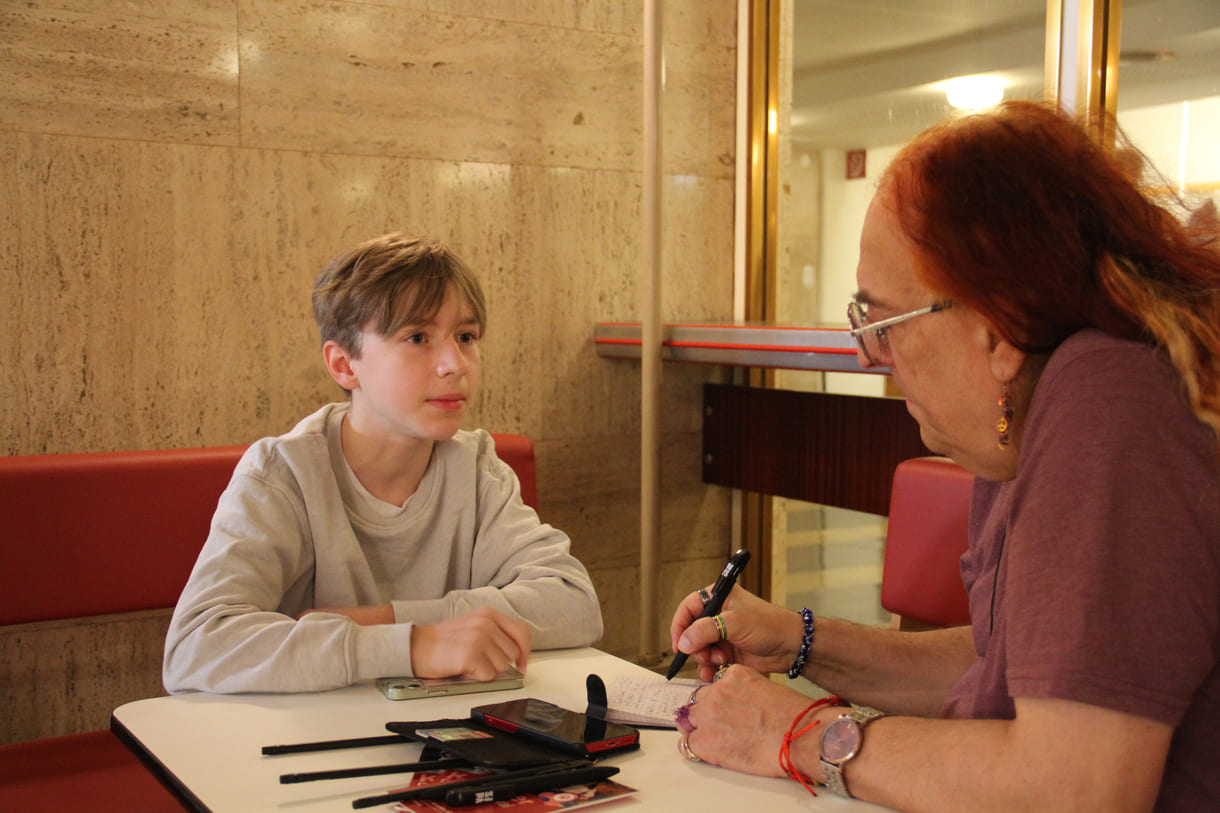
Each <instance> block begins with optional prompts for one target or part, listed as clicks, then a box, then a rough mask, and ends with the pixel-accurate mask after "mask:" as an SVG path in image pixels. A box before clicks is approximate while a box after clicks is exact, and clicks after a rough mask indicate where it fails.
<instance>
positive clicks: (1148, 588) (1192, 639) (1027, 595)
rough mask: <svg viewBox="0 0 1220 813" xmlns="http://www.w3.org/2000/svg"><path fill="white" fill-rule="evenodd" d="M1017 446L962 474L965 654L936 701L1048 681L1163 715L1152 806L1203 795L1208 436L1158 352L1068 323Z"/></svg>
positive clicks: (993, 704) (1209, 570)
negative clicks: (1014, 464) (993, 471)
mask: <svg viewBox="0 0 1220 813" xmlns="http://www.w3.org/2000/svg"><path fill="white" fill-rule="evenodd" d="M1020 454H1021V459H1020V463H1019V465H1018V470H1017V476H1016V478H1015V479H1014V480H1011V481H1007V482H1002V483H995V482H988V481H984V480H978V481H976V483H975V488H974V495H973V501H972V505H971V516H970V549H969V550H968V551H967V553H966V554H965V555H964V556H963V557H962V575H963V578H964V579H965V582H966V588H967V590H968V591H969V592H970V611H971V619H972V626H973V632H974V642H975V647H976V649H977V651H978V653H979V659H978V660H977V661H976V662H975V663H974V665H973V666H972V667H971V668H970V670H969V671H967V673H966V674H965V676H964V677H963V678H962V680H961V681H960V682H959V683H958V685H957V686H956V687H955V688H954V689H953V691H952V693H951V694H950V697H949V699H948V701H947V703H946V705H945V710H944V713H945V715H946V716H948V717H963V718H1002V719H1010V718H1012V717H1013V716H1014V714H1015V708H1014V705H1013V698H1014V697H1049V698H1058V699H1064V700H1073V701H1077V702H1081V703H1088V704H1090V705H1095V706H1102V707H1105V708H1109V709H1115V710H1118V711H1123V712H1127V713H1130V714H1136V715H1140V716H1143V717H1149V718H1152V719H1154V720H1159V721H1161V722H1164V723H1168V724H1170V725H1172V726H1175V727H1176V731H1175V734H1174V738H1173V743H1172V745H1171V747H1170V752H1169V758H1168V762H1167V764H1166V766H1165V777H1164V781H1163V783H1162V786H1161V795H1160V799H1159V800H1158V804H1157V810H1203V809H1220V666H1218V664H1220V443H1218V442H1217V440H1216V436H1215V435H1214V434H1213V433H1212V432H1211V430H1209V429H1208V428H1207V427H1206V426H1204V425H1203V424H1202V423H1201V422H1199V421H1198V420H1197V419H1196V418H1195V417H1194V415H1193V413H1192V412H1191V411H1190V409H1189V408H1188V406H1187V404H1186V400H1185V397H1184V395H1183V394H1182V387H1181V384H1180V381H1179V378H1178V376H1177V374H1176V373H1175V372H1174V370H1173V369H1172V367H1170V366H1169V364H1168V363H1167V362H1166V361H1165V359H1164V357H1163V356H1162V355H1161V353H1159V352H1158V351H1157V350H1155V349H1154V348H1152V347H1150V346H1147V345H1144V344H1141V343H1137V342H1131V341H1124V340H1120V339H1116V338H1114V337H1111V336H1108V335H1106V334H1104V333H1100V332H1098V331H1094V330H1086V331H1081V332H1080V333H1077V334H1075V335H1074V336H1072V337H1070V338H1069V339H1068V340H1067V341H1065V342H1064V343H1063V344H1062V345H1061V346H1060V347H1059V348H1058V349H1057V350H1056V351H1055V353H1054V354H1053V355H1052V357H1051V359H1050V361H1049V363H1048V364H1047V366H1046V368H1045V370H1044V371H1043V373H1042V376H1041V378H1040V379H1039V381H1038V384H1037V387H1036V390H1035V392H1034V397H1033V400H1032V402H1031V404H1030V407H1029V415H1028V416H1027V419H1026V424H1025V434H1024V438H1023V441H1022V448H1021V452H1020ZM1077 758H1078V759H1080V760H1081V761H1084V760H1087V759H1088V758H1089V755H1088V754H1087V753H1082V754H1079V755H1078V757H1077Z"/></svg>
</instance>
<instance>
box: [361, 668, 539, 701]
mask: <svg viewBox="0 0 1220 813" xmlns="http://www.w3.org/2000/svg"><path fill="white" fill-rule="evenodd" d="M524 683H525V675H523V674H521V673H520V672H518V671H517V670H516V669H515V668H514V667H512V666H510V667H508V668H507V669H505V670H504V671H503V672H501V673H500V674H498V675H496V676H495V677H494V678H492V679H491V680H474V679H473V678H466V677H460V676H459V677H447V678H417V677H383V678H377V688H378V689H380V690H381V693H382V694H384V695H385V696H386V698H387V699H389V700H414V699H416V698H419V697H445V696H447V695H451V694H471V693H473V692H500V691H504V690H506V689H520V688H521V687H522V685H524Z"/></svg>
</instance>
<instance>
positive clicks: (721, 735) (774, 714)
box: [686, 666, 843, 779]
mask: <svg viewBox="0 0 1220 813" xmlns="http://www.w3.org/2000/svg"><path fill="white" fill-rule="evenodd" d="M810 702H811V700H810V698H808V697H806V696H805V695H803V694H801V693H800V692H797V691H794V690H792V689H788V688H785V687H783V686H781V685H779V684H777V683H774V682H773V681H771V680H770V679H769V678H766V677H763V676H762V675H760V674H759V673H758V672H756V671H754V670H753V669H747V668H744V667H741V666H734V667H732V668H731V669H728V670H726V671H725V672H724V673H723V674H722V675H721V676H720V679H718V680H717V681H716V682H715V683H713V684H712V685H710V686H704V687H703V688H701V689H699V691H698V694H697V696H696V698H695V703H694V705H691V706H687V709H688V714H687V715H686V717H687V720H688V721H689V723H690V725H692V726H694V730H692V731H691V732H690V733H689V734H687V735H686V736H687V745H688V746H689V747H690V750H691V751H692V752H694V754H695V755H696V756H698V757H699V758H700V759H701V760H703V761H704V762H710V763H712V764H714V765H720V766H723V767H725V768H731V769H733V770H735V771H742V772H744V773H751V774H756V775H758V776H784V775H785V774H784V771H783V769H781V768H780V765H779V750H780V746H781V745H782V744H783V741H784V734H785V733H787V731H788V729H789V728H790V727H791V726H792V721H793V720H794V719H796V716H797V715H798V714H800V713H801V711H802V710H804V709H806V708H808V706H809V704H810ZM842 711H843V710H842V709H841V708H838V709H837V710H836V709H835V707H826V708H825V709H824V710H819V711H817V712H814V713H811V714H809V715H808V716H807V717H805V718H804V719H803V720H802V722H801V726H800V727H801V728H804V727H805V726H807V725H809V724H810V723H812V722H813V721H814V720H815V719H821V718H823V717H825V718H827V719H829V718H830V717H835V716H838V715H839V714H842ZM823 724H824V723H823ZM821 735H822V724H819V725H817V726H815V727H814V728H813V729H811V730H810V731H809V732H808V733H807V734H806V735H805V736H806V737H809V738H810V740H809V742H813V743H816V742H817V741H818V739H819V738H820V737H821ZM802 739H803V738H802ZM801 744H802V746H806V745H807V743H805V742H802V743H801ZM803 767H804V769H805V770H810V767H809V766H808V765H805V766H803ZM814 778H815V779H820V778H821V775H820V773H816V772H815V775H814Z"/></svg>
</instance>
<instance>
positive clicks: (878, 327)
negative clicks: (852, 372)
mask: <svg viewBox="0 0 1220 813" xmlns="http://www.w3.org/2000/svg"><path fill="white" fill-rule="evenodd" d="M952 304H953V303H952V302H951V301H949V300H945V301H944V302H938V303H936V304H935V305H929V306H928V307H926V308H920V309H919V310H914V311H911V312H909V313H903V314H899V315H898V316H891V317H890V318H889V319H882V320H881V321H880V322H869V321H868V309H867V307H866V305H865V304H864V303H862V302H857V301H856V300H854V299H853V300H852V301H851V302H849V303H848V305H847V321H848V322H850V323H851V335H852V336H855V337H856V343H857V344H859V345H860V352H862V353H863V354H864V357H865V358H866V359H868V361H869V363H870V364H877V365H881V364H882V362H881V359H883V358H885V357H887V356H888V355H889V352H890V343H889V339H887V338H886V336H885V333H886V331H887V330H889V328H891V327H893V326H894V325H896V324H898V323H899V322H905V321H906V320H908V319H914V318H915V317H916V316H923V315H924V314H925V313H936V312H937V311H943V310H944V309H945V308H948V307H950V306H951V305H952Z"/></svg>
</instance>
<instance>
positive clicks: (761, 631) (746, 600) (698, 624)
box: [669, 587, 805, 680]
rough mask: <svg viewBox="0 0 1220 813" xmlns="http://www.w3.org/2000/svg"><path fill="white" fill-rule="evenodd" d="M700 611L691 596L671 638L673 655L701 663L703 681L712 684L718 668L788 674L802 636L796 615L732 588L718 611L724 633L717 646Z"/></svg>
mask: <svg viewBox="0 0 1220 813" xmlns="http://www.w3.org/2000/svg"><path fill="white" fill-rule="evenodd" d="M702 612H703V600H702V598H700V596H699V594H698V593H691V594H690V595H689V596H687V597H686V598H685V599H683V600H682V603H681V604H679V605H678V609H677V611H676V612H675V613H674V617H673V621H672V622H670V625H669V637H670V641H671V643H672V645H673V648H674V651H675V652H685V653H686V654H688V655H690V656H691V657H693V658H694V659H695V660H696V661H697V662H698V663H699V676H700V677H701V678H703V679H704V680H711V679H712V676H713V674H714V673H715V671H716V667H717V666H720V665H722V664H727V663H740V664H744V665H746V666H749V667H750V668H751V669H754V670H755V671H758V672H763V673H768V674H769V673H771V672H787V671H788V670H789V669H790V668H791V667H792V664H793V662H794V661H795V660H796V653H797V651H798V650H799V649H800V646H801V638H802V636H803V635H804V631H805V627H804V621H803V620H802V619H801V616H800V614H799V613H796V612H793V611H792V610H786V609H784V608H783V607H777V606H775V605H774V604H771V603H770V602H767V601H763V600H762V599H761V598H759V597H758V596H755V595H754V594H753V593H750V592H749V591H747V590H745V589H744V588H741V587H734V588H733V592H731V593H729V597H728V599H727V600H726V601H725V602H724V606H723V607H722V608H721V611H720V617H721V619H722V621H723V622H724V627H725V631H726V632H727V633H728V638H727V639H726V640H724V641H721V640H720V633H719V631H718V630H717V629H716V624H715V623H714V622H713V621H712V619H710V618H699V615H700V614H701V613H702Z"/></svg>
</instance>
